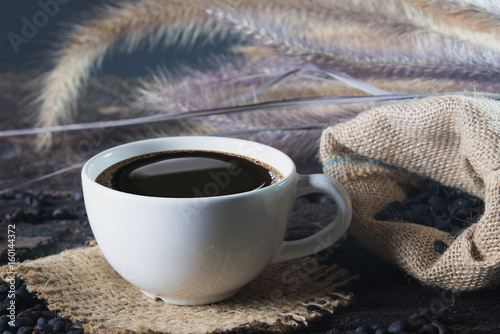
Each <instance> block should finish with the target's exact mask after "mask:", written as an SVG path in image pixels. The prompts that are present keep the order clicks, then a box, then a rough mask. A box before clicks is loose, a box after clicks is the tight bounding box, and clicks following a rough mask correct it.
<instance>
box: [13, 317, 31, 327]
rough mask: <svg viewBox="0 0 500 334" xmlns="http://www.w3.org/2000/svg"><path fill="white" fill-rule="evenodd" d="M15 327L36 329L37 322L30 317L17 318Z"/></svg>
mask: <svg viewBox="0 0 500 334" xmlns="http://www.w3.org/2000/svg"><path fill="white" fill-rule="evenodd" d="M14 327H16V328H21V327H35V322H34V321H33V319H31V318H30V317H17V318H16V320H15V321H14Z"/></svg>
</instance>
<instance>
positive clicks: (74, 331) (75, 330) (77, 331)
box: [66, 329, 84, 334]
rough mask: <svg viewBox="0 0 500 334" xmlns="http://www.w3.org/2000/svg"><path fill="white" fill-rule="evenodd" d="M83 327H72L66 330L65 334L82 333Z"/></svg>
mask: <svg viewBox="0 0 500 334" xmlns="http://www.w3.org/2000/svg"><path fill="white" fill-rule="evenodd" d="M83 333H84V332H83V329H72V330H70V331H68V332H66V334H83Z"/></svg>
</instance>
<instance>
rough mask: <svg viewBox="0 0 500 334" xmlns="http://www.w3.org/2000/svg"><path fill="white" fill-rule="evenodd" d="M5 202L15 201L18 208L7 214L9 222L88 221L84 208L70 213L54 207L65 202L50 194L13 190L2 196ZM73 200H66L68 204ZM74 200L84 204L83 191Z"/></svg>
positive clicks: (75, 194)
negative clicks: (56, 203) (57, 203)
mask: <svg viewBox="0 0 500 334" xmlns="http://www.w3.org/2000/svg"><path fill="white" fill-rule="evenodd" d="M0 198H1V199H4V200H13V201H15V202H16V203H17V208H15V209H13V210H12V211H10V212H8V213H6V214H5V216H4V219H5V220H6V221H8V222H12V223H18V222H25V223H38V222H43V221H47V220H66V219H68V220H71V219H86V212H85V210H84V209H83V207H80V208H78V209H77V210H74V211H73V212H70V211H69V210H68V209H67V208H65V207H54V206H53V204H54V203H55V202H64V200H62V199H60V198H56V197H53V196H51V195H48V194H44V193H40V194H37V195H35V194H32V193H29V192H22V191H16V190H12V191H9V192H6V193H5V194H2V195H1V196H0ZM69 200H71V199H66V200H65V202H68V201H69ZM72 200H75V201H78V202H81V203H82V204H83V196H82V192H81V190H77V191H75V192H74V194H73V198H72Z"/></svg>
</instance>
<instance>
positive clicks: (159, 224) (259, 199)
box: [82, 136, 352, 305]
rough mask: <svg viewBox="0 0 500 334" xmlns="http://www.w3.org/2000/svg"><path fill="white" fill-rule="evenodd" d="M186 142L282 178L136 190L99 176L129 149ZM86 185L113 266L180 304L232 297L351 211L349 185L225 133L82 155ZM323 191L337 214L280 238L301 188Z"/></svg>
mask: <svg viewBox="0 0 500 334" xmlns="http://www.w3.org/2000/svg"><path fill="white" fill-rule="evenodd" d="M180 149H195V150H216V151H221V152H229V153H235V154H238V155H243V156H247V157H250V158H254V159H258V160H260V161H262V162H264V163H266V164H268V165H270V166H273V167H274V168H275V169H277V170H278V171H279V172H281V173H282V174H283V175H284V179H282V180H281V181H279V182H277V183H275V184H272V185H269V186H267V187H264V188H261V189H256V190H252V191H248V192H243V193H237V194H232V195H224V196H214V197H204V198H165V197H150V196H142V195H135V194H130V193H125V192H121V191H118V190H114V189H111V188H108V187H105V186H102V185H100V184H98V183H96V182H95V179H96V177H97V176H98V175H99V174H100V173H101V172H102V171H103V170H105V169H106V168H107V167H109V166H111V165H113V164H115V163H117V162H119V161H122V160H124V159H127V158H130V157H134V156H137V155H141V154H145V153H151V152H158V151H168V150H180ZM82 186H83V194H84V199H85V207H86V209H87V215H88V217H89V221H90V225H91V228H92V231H93V233H94V236H95V238H96V240H97V243H98V245H99V247H100V249H101V251H102V253H103V254H104V256H105V257H106V259H107V260H108V262H109V263H110V264H111V266H112V267H113V268H114V269H115V270H116V271H117V272H118V273H119V274H120V275H121V276H122V277H123V278H125V279H126V280H128V281H129V282H130V283H132V284H133V285H135V286H137V287H138V288H140V289H141V290H142V292H143V293H144V294H145V295H147V296H148V297H151V298H161V299H163V300H164V301H165V302H167V303H172V304H178V305H197V304H208V303H213V302H217V301H221V300H223V299H226V298H229V297H231V296H232V295H234V294H235V293H237V292H238V290H240V289H241V288H242V287H243V286H244V285H245V284H247V283H248V282H250V281H251V280H252V279H254V278H255V277H256V276H257V275H259V274H260V273H261V272H262V271H263V270H264V268H266V267H267V266H268V265H269V264H271V263H275V262H280V261H285V260H291V259H296V258H300V257H305V256H308V255H312V254H314V253H316V252H318V251H321V250H323V249H325V248H326V247H328V246H330V245H332V244H333V243H334V242H335V241H337V240H338V239H339V238H340V237H341V236H342V235H343V234H344V233H345V232H346V230H347V228H348V226H349V223H350V220H351V212H352V209H351V202H350V198H349V196H348V194H347V192H346V191H345V189H344V187H343V186H342V185H341V184H339V183H338V182H336V181H335V180H332V179H331V178H330V177H328V176H326V175H323V174H312V175H299V174H297V172H296V168H295V164H294V163H293V161H292V160H291V159H290V158H289V157H288V156H287V155H286V154H284V153H283V152H281V151H279V150H277V149H274V148H272V147H269V146H266V145H263V144H259V143H256V142H251V141H246V140H241V139H233V138H224V137H211V136H186V137H168V138H158V139H148V140H142V141H137V142H132V143H128V144H124V145H121V146H117V147H114V148H111V149H108V150H106V151H104V152H101V153H99V154H97V155H96V156H94V157H93V158H91V159H90V160H89V161H88V162H87V163H86V164H85V165H84V167H83V170H82ZM200 186H203V185H200ZM317 192H319V193H324V194H326V195H328V196H329V197H331V198H332V199H333V200H334V201H335V202H336V204H337V212H336V215H335V217H334V219H333V220H332V221H331V222H330V223H329V224H328V225H327V226H326V227H324V228H323V229H321V230H320V231H319V232H317V233H316V234H314V235H311V236H309V237H306V238H304V239H300V240H295V241H284V240H283V237H284V235H285V231H286V228H287V225H288V222H289V220H290V216H291V212H292V206H293V202H294V200H295V198H297V197H299V196H302V195H305V194H308V193H317Z"/></svg>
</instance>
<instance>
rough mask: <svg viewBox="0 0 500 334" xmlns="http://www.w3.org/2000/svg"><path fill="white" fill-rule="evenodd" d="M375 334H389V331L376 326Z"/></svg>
mask: <svg viewBox="0 0 500 334" xmlns="http://www.w3.org/2000/svg"><path fill="white" fill-rule="evenodd" d="M375 334H389V331H388V330H387V329H386V328H377V330H376V331H375Z"/></svg>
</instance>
